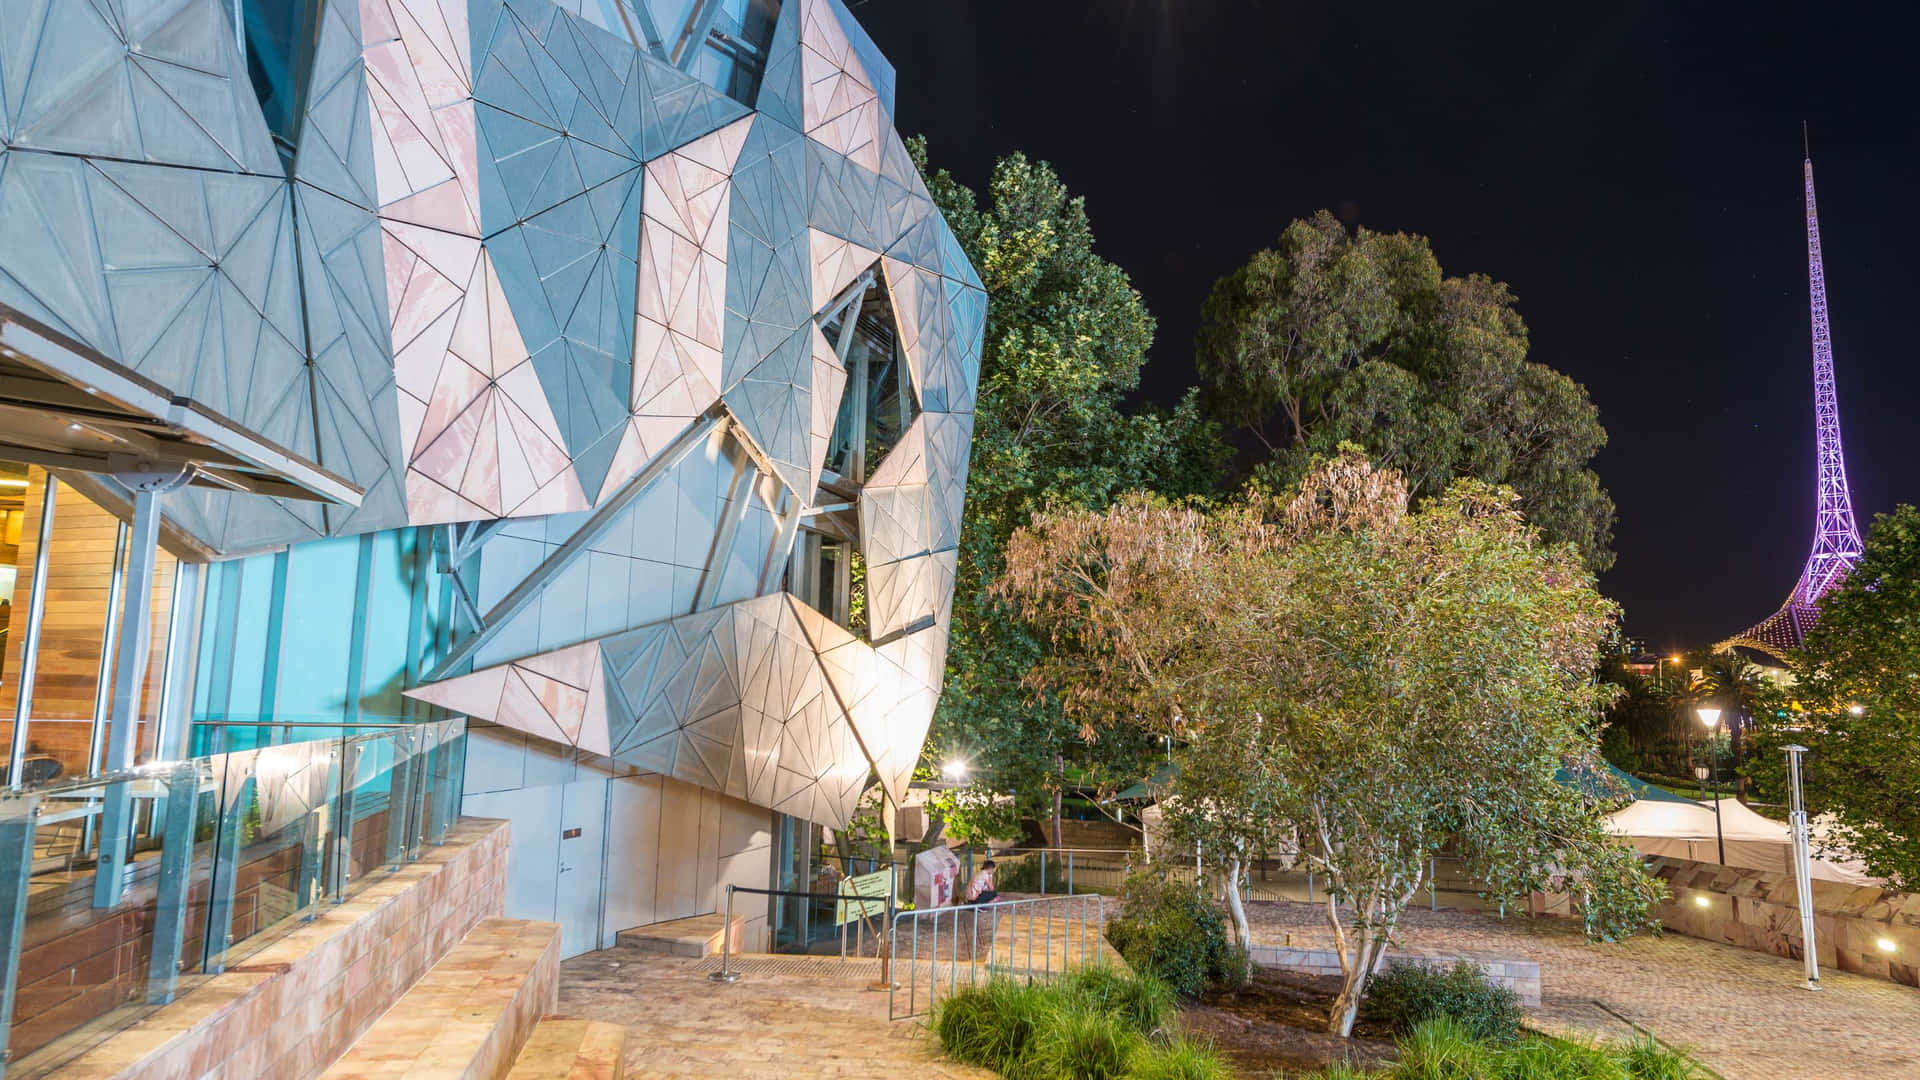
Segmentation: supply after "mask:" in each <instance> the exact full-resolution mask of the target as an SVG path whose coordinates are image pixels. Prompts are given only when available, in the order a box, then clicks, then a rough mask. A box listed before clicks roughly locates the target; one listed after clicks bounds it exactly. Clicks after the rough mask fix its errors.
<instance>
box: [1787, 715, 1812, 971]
mask: <svg viewBox="0 0 1920 1080" xmlns="http://www.w3.org/2000/svg"><path fill="white" fill-rule="evenodd" d="M1784 749H1785V750H1786V752H1787V778H1788V780H1789V781H1790V783H1789V785H1788V789H1787V790H1788V794H1789V795H1790V796H1791V798H1790V800H1789V802H1790V804H1791V806H1792V808H1793V809H1792V812H1791V813H1789V814H1788V815H1787V820H1788V821H1789V822H1791V823H1792V825H1793V884H1794V888H1795V890H1796V892H1797V893H1798V894H1799V900H1800V956H1801V959H1802V960H1803V961H1804V962H1805V963H1806V971H1807V989H1809V990H1818V989H1820V951H1819V949H1818V948H1817V947H1815V945H1814V941H1813V881H1812V879H1811V874H1812V869H1813V867H1812V863H1813V859H1812V857H1811V856H1810V854H1809V853H1808V851H1807V806H1806V803H1805V802H1803V801H1802V800H1801V798H1800V755H1801V754H1804V753H1806V752H1807V748H1806V747H1804V746H1788V747H1785V748H1784Z"/></svg>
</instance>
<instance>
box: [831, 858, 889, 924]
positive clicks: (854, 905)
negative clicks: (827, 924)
mask: <svg viewBox="0 0 1920 1080" xmlns="http://www.w3.org/2000/svg"><path fill="white" fill-rule="evenodd" d="M892 891H893V872H892V871H891V870H881V871H879V872H878V873H873V874H862V875H861V876H859V877H850V878H843V879H842V880H841V882H840V895H841V896H843V897H847V899H844V900H841V901H840V902H839V903H838V904H836V905H834V919H833V922H834V925H835V926H844V925H846V924H847V923H850V922H852V921H854V920H855V919H873V918H881V917H884V916H885V915H886V913H887V896H888V895H889V894H890V893H891V892H892Z"/></svg>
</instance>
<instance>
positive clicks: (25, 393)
mask: <svg viewBox="0 0 1920 1080" xmlns="http://www.w3.org/2000/svg"><path fill="white" fill-rule="evenodd" d="M0 458H5V459H7V460H11V461H20V462H25V463H27V464H30V465H38V466H41V467H42V468H47V469H70V470H75V471H79V472H89V473H124V472H127V471H129V470H151V469H168V468H188V467H191V470H192V478H191V480H190V481H189V482H190V483H192V484H194V485H197V486H200V487H209V488H215V489H219V490H225V491H237V492H244V493H247V494H252V495H270V496H273V497H276V498H282V499H304V500H308V501H315V502H329V503H339V504H342V505H346V506H358V505H360V497H361V495H362V494H363V492H362V491H361V489H360V488H358V487H356V486H354V485H353V484H352V483H349V482H348V481H347V480H345V479H343V478H341V477H339V476H336V475H335V474H333V473H331V472H328V471H327V470H326V469H323V468H321V467H320V466H319V465H317V464H315V463H314V462H312V461H309V460H307V459H306V458H304V457H301V456H299V455H298V454H295V453H294V452H292V451H291V450H287V449H285V448H284V447H280V446H277V445H275V444H273V443H271V442H268V441H267V440H266V439H263V438H261V437H260V436H258V435H256V434H254V433H252V432H250V431H248V430H246V429H245V428H243V427H240V426H239V425H238V424H235V423H234V422H233V421H232V420H229V419H227V418H225V417H223V416H220V415H219V414H217V413H214V412H212V411H211V410H209V409H207V408H206V407H205V406H202V405H200V404H199V403H197V402H195V401H193V400H192V399H190V398H185V397H180V396H177V395H175V394H173V393H171V392H170V391H168V390H166V389H165V388H163V387H161V386H159V385H157V384H155V383H153V382H150V381H148V380H147V379H144V378H141V377H140V376H138V375H136V374H134V373H132V372H130V371H128V370H126V369H125V368H123V367H121V366H120V365H118V364H116V363H114V362H112V361H111V360H108V359H107V358H106V357H104V356H102V355H101V354H100V353H98V352H97V351H95V350H93V349H91V348H89V347H87V346H85V345H82V344H80V343H79V342H76V341H74V340H73V339H71V338H68V337H66V336H65V335H63V334H61V333H59V332H57V331H55V330H52V329H50V328H48V327H47V326H46V325H44V324H42V323H40V322H37V321H35V320H34V319H32V318H29V317H28V316H25V315H22V314H21V313H20V312H18V311H15V310H14V309H12V308H10V307H7V306H6V305H4V304H0Z"/></svg>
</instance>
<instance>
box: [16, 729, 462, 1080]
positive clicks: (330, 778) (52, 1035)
mask: <svg viewBox="0 0 1920 1080" xmlns="http://www.w3.org/2000/svg"><path fill="white" fill-rule="evenodd" d="M465 725H466V721H465V720H464V719H451V720H442V721H436V722H431V723H417V724H394V723H384V724H378V725H375V724H360V725H353V726H345V725H340V724H333V725H326V724H322V723H319V722H316V721H310V720H309V721H306V722H302V720H301V719H300V718H298V717H289V718H276V719H275V720H273V721H270V722H249V723H229V724H227V725H204V726H203V727H202V728H201V730H199V731H196V733H195V737H196V740H197V745H198V746H199V747H200V748H201V749H202V750H204V751H206V752H204V753H203V754H202V756H198V757H194V758H191V759H188V760H185V761H179V762H158V763H154V764H151V765H144V766H141V767H139V768H137V769H134V770H132V771H129V772H124V773H114V774H109V775H104V776H94V777H86V778H74V779H60V780H54V781H51V782H49V783H45V784H42V785H39V786H35V787H28V788H26V789H25V790H21V791H16V792H0V949H3V950H4V954H3V955H0V963H3V964H4V972H3V974H0V978H4V984H3V985H0V1047H3V1048H4V1054H0V1076H4V1077H15V1078H18V1077H33V1076H41V1075H47V1074H49V1073H51V1072H53V1071H54V1070H56V1069H58V1068H59V1067H60V1065H61V1064H63V1063H65V1062H67V1061H70V1060H72V1058H74V1057H75V1056H77V1055H78V1054H80V1053H82V1052H84V1051H85V1050H86V1049H88V1048H89V1047H91V1046H93V1045H96V1044H97V1043H99V1042H100V1041H101V1040H103V1039H105V1038H107V1037H108V1036H110V1035H112V1034H113V1033H114V1032H116V1031H118V1030H121V1029H122V1028H124V1027H125V1026H127V1025H128V1024H131V1023H133V1022H134V1021H136V1020H139V1019H140V1018H142V1017H143V1016H145V1015H147V1014H148V1013H149V1012H150V1011H151V1010H153V1009H154V1008H157V1007H159V1006H161V1005H165V1004H166V1003H168V1002H170V1001H172V1000H174V999H175V998H176V997H178V996H180V995H182V994H185V993H190V992H192V990H193V989H194V988H195V987H196V986H198V985H200V984H202V983H204V982H205V981H207V980H208V979H210V978H212V977H213V976H215V975H218V974H219V973H221V972H223V971H227V970H230V969H232V968H234V967H236V966H243V965H244V964H245V963H246V961H247V958H248V957H250V956H252V955H254V954H256V953H258V952H259V951H260V950H261V949H263V948H265V947H266V946H268V945H270V944H272V943H273V942H274V941H277V940H279V939H280V938H281V937H283V936H284V935H285V934H286V933H287V932H289V931H290V930H292V929H294V928H296V927H298V926H300V925H302V924H303V923H304V922H307V921H310V920H312V919H313V918H314V917H315V916H316V915H317V914H319V913H320V912H322V911H324V910H326V908H327V906H328V905H332V904H338V903H341V902H343V901H345V900H347V899H349V898H350V897H352V896H353V895H354V894H355V893H356V892H358V891H359V890H360V889H361V888H363V887H365V886H367V885H368V884H370V883H372V882H375V881H378V880H380V879H381V878H382V877H383V876H385V875H386V874H387V873H389V872H390V871H392V870H394V869H397V868H399V867H400V866H402V865H404V864H405V863H407V862H410V861H412V860H414V859H417V858H418V857H419V856H420V853H421V851H422V849H423V848H424V847H425V846H428V845H432V844H438V843H440V842H442V841H443V840H444V839H445V837H446V835H447V830H448V829H449V827H450V826H451V825H452V823H453V821H454V819H455V818H456V816H457V815H458V813H459V805H460V804H459V783H460V775H461V765H462V761H461V756H462V754H463V752H464V748H465V741H466V726H465Z"/></svg>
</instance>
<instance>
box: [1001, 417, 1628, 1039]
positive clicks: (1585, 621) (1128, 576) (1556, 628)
mask: <svg viewBox="0 0 1920 1080" xmlns="http://www.w3.org/2000/svg"><path fill="white" fill-rule="evenodd" d="M1515 503H1516V499H1515V497H1514V495H1513V493H1512V492H1511V491H1509V490H1506V489H1496V488H1493V487H1491V486H1489V485H1487V484H1484V483H1481V482H1479V481H1473V480H1463V481H1456V482H1455V483H1453V484H1451V485H1449V486H1448V487H1447V488H1446V489H1445V490H1444V491H1443V492H1441V493H1440V494H1439V495H1437V496H1436V497H1434V498H1432V499H1429V500H1427V501H1426V502H1425V503H1423V504H1422V505H1421V507H1420V508H1419V509H1418V510H1414V511H1410V510H1409V509H1408V493H1407V488H1406V485H1405V482H1404V481H1403V479H1402V478H1401V477H1400V475H1399V474H1398V473H1396V472H1394V471H1392V470H1376V469H1374V468H1372V467H1371V466H1370V465H1368V464H1367V462H1366V460H1365V458H1364V456H1362V455H1361V454H1359V453H1358V452H1357V451H1356V450H1351V449H1343V450H1342V452H1341V453H1340V454H1339V455H1338V456H1337V457H1336V458H1335V459H1333V460H1332V461H1330V462H1325V463H1322V464H1320V465H1317V466H1315V467H1314V468H1313V469H1311V470H1310V471H1309V472H1308V474H1307V476H1306V477H1305V479H1304V480H1303V481H1302V483H1301V485H1300V486H1299V487H1298V488H1297V489H1296V490H1295V491H1293V492H1292V493H1291V494H1290V495H1289V496H1287V497H1284V498H1274V497H1271V496H1267V495H1264V494H1261V493H1260V492H1258V491H1255V492H1254V493H1253V494H1251V495H1250V496H1249V497H1247V498H1246V499H1244V500H1239V501H1236V502H1233V503H1230V504H1227V505H1225V506H1223V507H1221V508H1219V509H1216V510H1212V511H1208V510H1204V509H1201V508H1198V507H1195V506H1192V505H1176V504H1170V503H1168V502H1166V501H1164V500H1159V499H1155V498H1153V497H1150V496H1145V495H1136V496H1131V497H1129V498H1127V499H1124V500H1122V501H1121V502H1119V503H1118V504H1117V505H1115V506H1114V507H1112V508H1111V509H1109V510H1108V511H1106V512H1105V513H1096V512H1090V511H1084V510H1078V511H1067V512H1055V513H1046V514H1042V515H1039V516H1037V517H1036V518H1035V519H1034V522H1033V524H1032V525H1031V526H1029V527H1028V528H1026V529H1022V530H1020V531H1019V532H1018V533H1016V534H1015V536H1014V540H1013V543H1012V545H1011V547H1010V550H1009V554H1008V576H1007V578H1006V579H1005V581H1004V582H1003V583H1002V585H1001V588H1002V589H1003V591H1005V592H1006V593H1007V594H1008V595H1010V596H1012V597H1014V598H1015V599H1017V600H1018V601H1019V602H1020V605H1021V611H1022V612H1023V613H1024V614H1025V615H1026V616H1027V617H1029V618H1031V619H1034V620H1036V621H1037V622H1038V623H1040V624H1041V625H1043V626H1045V627H1046V629H1047V632H1048V635H1049V642H1050V644H1051V646H1052V647H1051V648H1050V649H1049V651H1048V653H1047V655H1046V657H1045V658H1044V660H1043V662H1042V663H1041V665H1040V666H1039V667H1037V668H1036V669H1035V671H1034V673H1033V675H1032V676H1031V680H1032V681H1034V682H1035V683H1037V684H1038V685H1041V686H1045V687H1048V688H1050V689H1051V690H1053V691H1054V692H1055V693H1057V694H1059V695H1060V696H1061V700H1062V701H1063V702H1064V703H1065V704H1066V706H1067V709H1068V713H1069V715H1070V716H1072V717H1075V718H1078V719H1081V720H1083V721H1084V722H1086V723H1089V724H1094V725H1111V724H1115V723H1133V724H1143V725H1145V726H1148V727H1150V728H1152V729H1154V730H1158V731H1165V732H1169V733H1172V734H1176V735H1178V736H1179V737H1180V738H1181V740H1182V741H1183V742H1185V743H1186V744H1187V745H1188V746H1189V748H1190V749H1189V750H1188V752H1187V757H1186V759H1185V760H1186V761H1187V762H1188V767H1184V768H1183V769H1182V772H1181V774H1180V777H1179V779H1177V780H1176V781H1175V787H1174V792H1173V794H1174V799H1173V800H1172V804H1173V807H1174V811H1177V812H1178V814H1179V815H1181V816H1182V817H1184V818H1185V820H1184V822H1182V824H1183V825H1184V826H1185V828H1186V830H1187V831H1188V832H1190V833H1198V834H1199V835H1201V836H1202V837H1203V839H1207V840H1210V842H1211V844H1212V846H1211V848H1210V850H1211V851H1212V852H1213V853H1214V854H1213V858H1214V859H1215V860H1223V861H1226V862H1227V863H1228V864H1229V867H1230V870H1229V875H1228V880H1229V882H1230V883H1231V884H1232V885H1233V886H1234V889H1235V891H1236V892H1237V887H1238V881H1239V877H1240V874H1239V869H1238V866H1237V865H1234V864H1235V862H1236V861H1237V860H1241V859H1244V858H1245V857H1247V855H1248V854H1249V853H1250V852H1252V851H1253V850H1254V849H1256V848H1257V847H1259V846H1262V845H1263V844H1265V843H1268V842H1270V841H1272V840H1274V839H1275V838H1276V832H1277V831H1278V830H1297V832H1298V836H1299V845H1300V848H1301V854H1302V856H1303V857H1305V858H1306V859H1307V860H1308V861H1309V863H1310V865H1312V866H1313V867H1314V868H1315V869H1316V870H1317V871H1318V872H1319V873H1320V874H1321V875H1322V876H1323V880H1325V881H1326V882H1327V883H1328V891H1329V900H1328V905H1327V918H1328V922H1329V924H1330V925H1331V926H1332V928H1333V932H1334V941H1335V946H1336V950H1337V952H1338V954H1339V956H1340V962H1341V969H1342V972H1343V975H1344V979H1343V984H1342V988H1341V991H1340V994H1339V996H1338V997H1337V999H1336V1000H1335V1003H1334V1007H1333V1010H1332V1015H1331V1017H1330V1019H1329V1029H1330V1030H1332V1031H1335V1032H1338V1033H1340V1034H1342V1035H1344V1034H1347V1033H1348V1032H1349V1031H1350V1030H1351V1029H1352V1025H1353V1019H1354V1013H1355V1010H1356V1009H1357V1008H1358V1005H1359V1002H1360V998H1361V996H1362V994H1363V992H1364V988H1365V983H1366V979H1367V976H1368V974H1369V973H1371V972H1372V971H1373V970H1374V968H1375V967H1376V966H1377V964H1378V962H1379V959H1380V956H1381V954H1382V951H1383V950H1384V949H1385V948H1386V945H1387V942H1388V941H1389V939H1390V938H1391V936H1392V934H1393V932H1394V928H1395V926H1396V925H1397V924H1398V921H1399V918H1400V915H1401V912H1402V911H1403V910H1404V909H1405V907H1406V905H1407V903H1408V901H1409V900H1411V899H1412V897H1413V895H1414V893H1415V892H1416V891H1417V890H1418V889H1419V888H1420V886H1421V884H1422V882H1423V880H1424V875H1425V873H1426V871H1427V867H1428V865H1429V859H1430V857H1431V856H1432V855H1433V854H1434V852H1435V851H1437V850H1438V849H1439V847H1440V846H1441V845H1442V844H1443V843H1446V842H1448V841H1451V842H1453V843H1454V844H1455V845H1457V847H1458V849H1459V850H1460V852H1461V853H1462V855H1463V857H1464V858H1465V859H1466V861H1467V862H1468V864H1469V866H1470V869H1471V871H1472V872H1473V873H1474V874H1475V876H1477V877H1478V878H1479V879H1480V880H1481V881H1483V882H1485V883H1486V890H1487V892H1488V894H1489V895H1491V896H1494V897H1497V898H1500V899H1505V900H1516V899H1518V898H1519V897H1521V896H1524V895H1525V894H1526V893H1528V892H1530V891H1533V890H1541V891H1548V892H1564V893H1569V894H1572V895H1573V896H1575V897H1576V898H1577V899H1578V900H1579V903H1580V907H1581V910H1582V912H1583V913H1584V915H1585V917H1586V919H1587V929H1588V931H1589V933H1592V934H1595V935H1598V936H1614V935H1618V934H1623V933H1626V932H1629V931H1631V930H1632V929H1634V928H1635V927H1637V926H1639V925H1641V924H1642V923H1643V922H1644V921H1645V916H1646V908H1647V904H1648V903H1649V902H1650V900H1651V899H1652V898H1653V897H1654V896H1655V895H1657V893H1658V886H1657V885H1656V884H1655V883H1654V882H1652V881H1651V880H1650V879H1648V878H1647V877H1646V876H1645V874H1644V873H1643V872H1642V870H1641V867H1640V861H1639V857H1638V855H1637V853H1635V852H1634V850H1633V849H1632V848H1631V847H1629V846H1627V845H1625V844H1624V843H1622V842H1621V841H1620V840H1618V838H1615V837H1612V836H1610V835H1608V833H1607V830H1606V827H1605V820H1604V817H1603V812H1604V810H1605V809H1607V804H1606V803H1605V802H1603V800H1602V796H1601V795H1600V794H1599V793H1595V792H1590V791H1588V790H1586V789H1585V788H1584V787H1583V786H1581V785H1568V784H1563V783H1561V782H1560V780H1559V779H1558V774H1559V772H1560V770H1561V769H1562V768H1566V767H1572V768H1574V769H1575V770H1576V771H1578V772H1581V773H1587V774H1592V773H1596V772H1598V770H1597V769H1596V765H1597V763H1598V760H1599V747H1598V740H1597V735H1596V732H1597V729H1598V724H1599V718H1600V712H1601V709H1602V707H1603V706H1604V705H1605V703H1606V701H1607V699H1608V698H1609V697H1610V696H1611V694H1612V693H1613V690H1612V688H1611V687H1610V686H1606V685H1604V684H1601V683H1600V682H1599V681H1598V680H1596V679H1595V677H1594V674H1593V673H1594V670H1595V665H1596V663H1597V660H1598V656H1599V649H1600V647H1601V645H1602V643H1603V641H1605V640H1606V639H1607V638H1609V637H1610V636H1611V635H1612V634H1613V633H1614V627H1615V622H1616V619H1617V610H1616V608H1615V606H1614V605H1613V604H1612V602H1610V601H1608V600H1606V599H1604V598H1602V597H1601V596H1600V594H1599V593H1598V591H1597V590H1596V589H1595V588H1594V584H1593V575H1592V574H1591V573H1590V572H1589V571H1588V570H1587V569H1586V568H1585V567H1584V566H1583V565H1582V564H1581V562H1580V558H1579V555H1578V553H1577V552H1576V551H1575V549H1574V548H1573V546H1572V545H1570V544H1557V545H1547V544H1543V543H1541V542H1540V539H1539V535H1538V532H1537V531H1536V530H1535V529H1534V528H1533V527H1531V526H1529V525H1528V524H1527V523H1526V522H1525V521H1524V520H1523V518H1522V517H1521V515H1520V513H1519V512H1518V510H1517V509H1516V506H1515ZM1231 899H1237V897H1235V898H1230V900H1231ZM1230 909H1231V910H1233V913H1234V915H1235V917H1236V921H1237V922H1239V923H1240V926H1241V932H1242V935H1243V938H1244V934H1245V923H1244V920H1243V919H1241V918H1240V912H1239V910H1238V904H1237V903H1231V902H1230Z"/></svg>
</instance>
